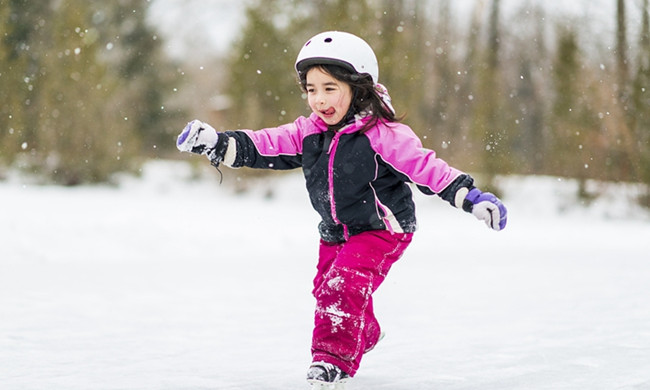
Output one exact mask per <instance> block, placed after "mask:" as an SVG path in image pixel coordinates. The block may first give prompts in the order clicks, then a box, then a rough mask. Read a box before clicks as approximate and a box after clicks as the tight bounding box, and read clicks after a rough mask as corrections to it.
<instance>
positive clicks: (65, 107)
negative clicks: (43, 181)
mask: <svg viewBox="0 0 650 390" xmlns="http://www.w3.org/2000/svg"><path fill="white" fill-rule="evenodd" d="M131 3H133V4H131ZM145 10H146V5H142V4H141V3H140V2H131V1H126V0H121V1H119V2H109V3H107V2H101V1H98V0H93V1H90V2H89V1H84V0H66V1H55V0H50V1H48V2H41V3H34V2H29V1H23V0H12V1H7V2H0V17H1V18H2V23H0V26H2V27H0V28H1V29H2V32H3V39H2V42H1V44H0V61H1V63H2V65H3V66H2V68H0V69H2V70H3V74H2V75H0V87H1V88H0V103H2V108H0V110H1V115H0V125H1V126H2V128H3V129H4V128H7V129H8V131H7V132H5V131H3V132H2V134H1V135H0V155H2V156H3V159H4V163H5V164H11V163H15V164H16V165H17V166H18V167H22V168H25V169H29V170H30V171H32V172H34V173H39V174H41V175H43V176H44V177H46V178H49V179H51V180H53V181H54V182H57V183H61V184H66V185H74V184H79V183H84V182H97V181H105V180H108V179H109V178H110V176H111V175H112V174H113V173H114V172H117V171H122V170H126V169H129V168H133V167H134V165H136V164H137V162H138V160H139V159H140V158H139V156H140V155H141V152H142V150H141V148H140V145H141V144H142V143H143V141H145V142H146V141H149V142H157V141H158V140H161V139H162V137H161V135H160V134H164V131H161V130H160V120H161V118H162V116H161V112H164V111H163V110H162V109H161V108H162V103H161V102H162V92H161V91H162V90H163V89H162V88H164V86H165V83H164V82H163V81H162V78H161V77H160V76H159V74H160V73H159V71H161V70H164V67H163V64H162V63H161V62H162V61H160V57H157V56H158V55H159V54H158V49H157V47H158V44H157V42H156V40H155V35H154V34H153V33H152V32H151V30H150V29H149V28H148V27H146V26H145V20H144V15H145ZM164 136H165V138H169V135H168V134H164ZM154 140H155V141H154ZM165 144H171V142H167V139H165Z"/></svg>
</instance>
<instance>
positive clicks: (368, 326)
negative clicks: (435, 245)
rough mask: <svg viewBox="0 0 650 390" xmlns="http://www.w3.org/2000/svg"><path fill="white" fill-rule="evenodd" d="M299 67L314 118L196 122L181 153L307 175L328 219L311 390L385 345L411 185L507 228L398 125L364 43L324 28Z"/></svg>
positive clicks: (349, 373) (341, 376) (409, 232)
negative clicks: (237, 124) (380, 318)
mask: <svg viewBox="0 0 650 390" xmlns="http://www.w3.org/2000/svg"><path fill="white" fill-rule="evenodd" d="M295 70H296V72H297V74H298V79H299V80H300V85H301V87H302V89H303V91H304V92H305V93H306V95H307V101H308V104H309V107H310V108H311V111H312V113H311V114H310V115H309V117H299V118H297V119H296V120H295V121H294V122H292V123H288V124H284V125H280V126H278V127H270V128H266V129H262V130H258V131H252V130H237V131H226V132H217V131H215V130H214V129H213V128H212V127H211V126H209V125H208V124H206V123H202V122H201V121H198V120H194V121H192V122H190V123H188V125H187V126H186V127H185V129H184V130H183V131H182V133H181V134H180V135H179V136H178V139H177V147H178V149H179V150H181V151H185V152H192V153H197V154H203V155H205V156H207V158H208V159H209V160H210V161H211V162H212V164H213V165H215V166H219V165H220V164H223V165H225V166H228V167H242V166H247V167H252V168H262V169H294V168H302V171H303V174H304V177H305V181H306V186H307V190H308V193H309V197H310V200H311V204H312V206H313V207H314V209H315V210H316V211H317V212H318V214H319V215H320V217H321V221H320V223H319V226H318V229H319V232H320V246H319V258H318V263H317V272H316V276H315V278H314V289H313V295H314V297H315V299H316V309H315V316H314V330H313V338H312V345H311V352H312V364H311V366H310V367H309V369H308V371H307V380H308V382H309V383H312V384H313V386H314V387H315V388H335V387H332V386H342V385H341V384H342V383H344V382H345V381H346V380H348V379H349V378H352V377H354V375H355V374H356V373H357V370H358V369H359V364H360V362H361V358H362V356H363V354H364V353H365V352H367V351H369V350H371V349H372V348H374V347H375V345H376V344H377V342H378V341H379V339H380V335H381V328H380V326H379V323H378V322H377V319H376V318H375V315H374V312H373V301H372V294H373V293H374V292H375V291H376V290H377V288H378V287H379V286H380V285H381V283H382V282H383V281H384V278H385V277H386V275H387V273H388V271H389V270H390V268H391V266H392V265H393V264H394V263H395V262H396V261H397V260H398V259H399V258H400V257H401V256H402V254H403V253H404V250H405V249H406V248H407V247H408V245H409V243H410V242H411V238H412V236H413V233H414V232H415V230H416V216H415V205H414V202H413V198H412V192H411V186H410V185H409V183H412V184H414V185H415V186H416V187H417V189H419V190H420V191H422V192H423V193H425V194H428V195H438V196H439V197H440V198H442V199H443V200H445V201H447V202H449V203H450V204H451V205H452V206H454V207H457V208H459V209H462V210H464V211H466V212H469V213H472V214H473V215H474V216H476V217H477V218H478V219H479V220H483V221H485V223H486V224H487V225H488V227H490V228H491V229H494V230H497V231H498V230H502V229H503V228H505V226H506V220H507V218H506V214H507V212H506V208H505V207H504V205H503V204H502V203H501V201H500V200H499V199H498V198H497V197H496V196H494V195H492V194H490V193H484V192H481V191H480V190H479V189H478V188H476V187H475V186H474V181H473V179H472V178H471V177H470V176H469V175H468V174H466V173H463V172H461V171H459V170H458V169H456V168H453V167H451V166H449V165H448V164H447V163H446V162H445V161H443V160H441V159H439V158H437V157H436V154H435V152H434V151H432V150H428V149H425V148H423V147H422V143H421V142H420V140H419V138H418V137H417V136H416V135H415V133H414V132H413V131H412V130H411V128H409V127H408V126H406V125H404V124H402V123H400V119H399V118H398V117H396V114H395V111H394V109H393V106H392V103H391V100H390V96H389V95H388V91H387V89H386V88H385V87H384V86H383V85H381V84H379V83H378V79H379V68H378V64H377V58H376V57H375V54H374V52H373V50H372V48H371V47H370V46H369V45H368V44H367V43H366V42H365V41H364V40H362V39H361V38H359V37H357V36H355V35H352V34H349V33H345V32H337V31H328V32H324V33H320V34H318V35H316V36H314V37H313V38H311V39H310V40H308V41H307V43H305V45H304V46H303V47H302V49H301V50H300V52H299V54H298V57H297V59H296V63H295ZM339 388H340V387H339Z"/></svg>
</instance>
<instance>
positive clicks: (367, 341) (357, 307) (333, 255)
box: [312, 230, 413, 376]
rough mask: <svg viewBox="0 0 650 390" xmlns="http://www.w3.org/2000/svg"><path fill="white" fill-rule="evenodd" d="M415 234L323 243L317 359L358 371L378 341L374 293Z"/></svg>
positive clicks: (381, 233) (375, 234)
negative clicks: (367, 353) (366, 352)
mask: <svg viewBox="0 0 650 390" xmlns="http://www.w3.org/2000/svg"><path fill="white" fill-rule="evenodd" d="M412 237H413V234H412V233H405V234H404V233H390V232H389V231H385V230H375V231H368V232H364V233H361V234H357V235H354V236H352V237H350V239H349V240H348V241H346V242H343V243H330V242H326V241H322V240H321V242H320V249H319V260H318V267H317V268H318V271H317V274H316V277H315V278H314V291H313V294H314V297H315V298H316V313H315V321H314V322H315V326H314V334H313V338H312V360H313V361H314V362H317V361H323V362H327V363H331V364H334V365H336V366H338V367H340V368H341V369H342V370H343V371H345V372H347V373H348V374H350V376H354V374H356V372H357V369H358V368H359V363H360V362H361V357H362V356H363V354H364V352H365V351H368V350H369V349H371V348H373V347H374V346H375V344H376V343H377V342H378V341H379V334H380V328H379V323H378V322H377V319H376V318H375V315H374V312H373V308H372V293H374V292H375V291H376V290H377V288H378V287H379V285H380V284H381V283H382V282H383V281H384V279H385V278H386V274H387V273H388V270H390V267H391V266H392V265H393V263H395V262H396V261H397V260H398V259H399V258H400V257H401V256H402V253H404V250H405V249H406V247H407V246H408V245H409V244H410V243H411V239H412Z"/></svg>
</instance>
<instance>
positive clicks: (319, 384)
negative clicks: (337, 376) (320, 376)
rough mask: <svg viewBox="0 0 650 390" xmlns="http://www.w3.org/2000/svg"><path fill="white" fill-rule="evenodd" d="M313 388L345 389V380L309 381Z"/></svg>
mask: <svg viewBox="0 0 650 390" xmlns="http://www.w3.org/2000/svg"><path fill="white" fill-rule="evenodd" d="M307 382H309V384H311V390H345V382H336V383H327V382H320V381H307Z"/></svg>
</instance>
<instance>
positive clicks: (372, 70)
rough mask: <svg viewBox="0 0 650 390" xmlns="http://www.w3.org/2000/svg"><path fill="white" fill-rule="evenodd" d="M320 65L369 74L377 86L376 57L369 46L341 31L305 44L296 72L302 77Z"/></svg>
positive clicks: (314, 38)
mask: <svg viewBox="0 0 650 390" xmlns="http://www.w3.org/2000/svg"><path fill="white" fill-rule="evenodd" d="M317 64H332V65H340V66H343V67H345V68H347V69H349V70H350V71H353V72H357V73H359V74H362V73H367V74H369V75H370V77H372V81H373V83H375V84H377V80H378V79H379V65H378V64H377V57H376V56H375V53H374V52H373V51H372V48H371V47H370V45H368V44H367V43H366V41H364V40H363V39H361V38H359V37H357V36H356V35H352V34H350V33H346V32H342V31H327V32H323V33H320V34H317V35H315V36H314V37H312V38H311V39H310V40H308V41H307V43H305V45H304V46H303V47H302V49H301V50H300V53H298V58H297V59H296V65H295V66H296V71H297V72H298V74H299V75H300V73H301V72H303V71H304V70H305V69H306V68H307V67H308V66H310V65H317Z"/></svg>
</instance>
